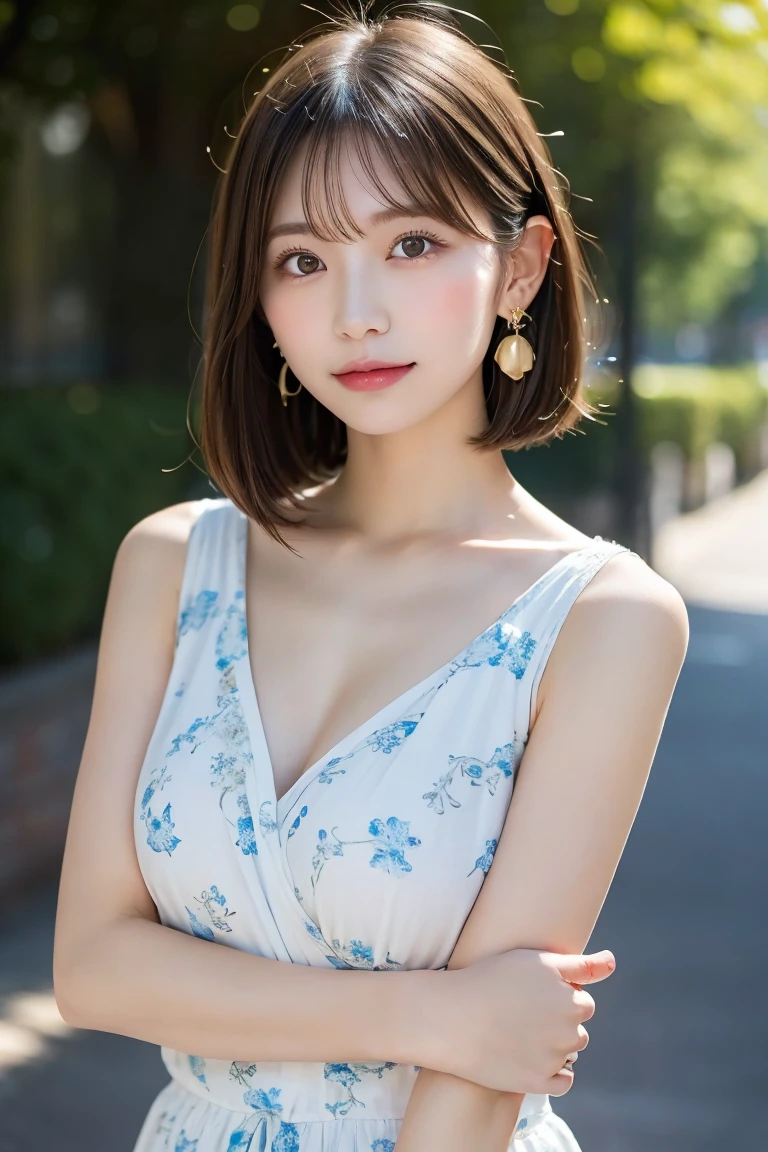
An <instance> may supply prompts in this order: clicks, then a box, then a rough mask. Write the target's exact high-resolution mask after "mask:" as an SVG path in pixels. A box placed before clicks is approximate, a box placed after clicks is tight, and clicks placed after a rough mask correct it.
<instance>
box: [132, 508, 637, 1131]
mask: <svg viewBox="0 0 768 1152" xmlns="http://www.w3.org/2000/svg"><path fill="white" fill-rule="evenodd" d="M200 503H201V505H202V510H201V512H200V514H199V516H198V518H197V519H196V521H195V523H194V525H193V527H192V530H191V533H190V537H189V544H188V548H187V557H186V563H185V569H184V577H183V585H182V590H181V597H180V603H179V613H178V620H177V630H176V631H177V635H176V649H175V654H174V662H173V667H172V670H171V674H170V677H169V681H168V684H167V687H166V691H165V694H164V698H163V701H162V705H161V709H160V712H159V715H158V719H157V722H156V725H155V728H154V731H153V734H152V736H151V739H150V742H149V745H148V747H147V752H146V756H145V759H144V762H143V765H142V768H141V773H140V778H139V782H138V787H137V791H136V803H135V810H134V831H135V840H136V848H137V853H138V858H139V865H140V867H141V871H142V874H143V877H144V880H145V882H146V885H147V887H148V889H149V892H150V894H151V896H152V899H153V900H154V902H155V904H156V906H157V909H158V914H159V917H160V919H161V921H162V923H163V924H165V925H168V926H170V927H172V928H175V929H176V930H178V931H180V932H187V933H189V934H191V935H194V936H199V937H201V938H202V939H204V940H208V941H211V942H214V943H216V944H217V945H219V946H222V947H225V948H240V949H243V950H245V951H247V952H250V953H253V954H255V955H259V956H265V957H269V958H271V959H274V960H281V961H283V962H284V963H289V964H311V965H315V966H317V967H321V968H329V967H332V968H352V969H373V970H376V971H384V970H396V969H415V968H419V969H423V968H431V969H440V968H443V967H445V966H446V964H447V963H448V960H449V958H450V955H451V952H452V951H453V948H454V946H455V944H456V941H457V939H458V936H459V934H460V932H461V929H462V926H463V924H464V922H465V920H466V918H467V916H468V915H469V912H470V911H471V908H472V905H473V904H474V902H475V899H476V898H477V895H478V892H479V890H480V887H481V885H482V883H483V880H484V878H485V876H486V875H487V873H488V871H489V869H490V867H491V862H492V860H493V854H494V851H495V849H496V845H497V843H498V839H499V836H500V834H501V831H502V828H503V825H504V820H505V817H506V815H507V810H508V807H509V803H510V800H511V797H512V790H513V787H514V783H515V777H516V770H517V768H518V765H519V763H520V760H521V758H522V755H523V752H524V749H525V745H526V742H527V739H528V733H529V726H530V717H531V715H533V707H534V704H535V700H536V692H537V688H538V684H539V681H540V678H541V675H542V672H543V670H544V667H545V663H546V660H547V657H548V654H549V653H550V651H551V649H552V645H553V644H554V642H555V639H556V637H557V635H558V632H559V630H560V628H561V626H562V624H563V621H564V620H565V618H566V616H567V614H568V612H569V610H570V608H571V606H572V605H573V603H574V601H575V600H576V598H577V596H578V595H579V593H580V592H581V590H582V589H583V588H584V587H585V586H586V584H587V583H588V582H589V580H590V579H591V578H592V577H593V576H594V575H595V573H596V572H597V571H598V570H599V569H600V568H601V567H602V565H603V564H605V563H606V561H607V560H609V559H610V558H611V557H612V556H614V555H615V554H616V553H618V552H622V551H627V549H626V548H624V547H623V546H621V545H619V544H616V543H615V542H611V541H605V540H603V539H602V538H601V537H599V536H598V537H595V538H594V540H593V541H592V542H591V543H589V544H588V545H587V546H586V547H584V548H581V549H579V550H578V551H575V552H572V553H570V554H569V555H567V556H565V557H563V558H562V559H561V560H559V561H558V562H557V563H555V564H554V565H552V567H551V568H550V569H549V570H548V571H547V572H546V573H545V574H544V575H543V576H542V577H541V579H539V580H537V581H536V582H535V583H534V584H533V585H532V586H531V587H530V588H529V589H528V590H527V591H526V592H525V593H524V594H523V595H521V596H519V597H518V598H517V599H516V600H515V601H514V603H513V604H512V605H511V606H510V607H509V608H508V609H507V610H506V611H505V612H503V613H502V615H501V616H499V617H498V619H497V620H495V621H494V622H493V623H491V624H490V625H489V627H488V628H486V629H485V631H483V632H482V633H481V634H480V635H479V636H477V637H476V638H475V639H474V640H473V641H472V642H471V643H470V644H468V645H467V646H466V647H465V648H464V649H463V650H462V651H461V652H459V653H457V655H456V656H455V658H454V659H452V660H449V661H448V662H447V663H446V664H444V665H442V667H440V668H437V669H436V670H435V671H434V672H433V673H432V674H430V675H428V676H426V677H425V678H424V679H423V680H421V681H420V682H419V683H418V684H414V685H413V687H411V688H409V689H408V690H407V691H405V692H403V693H402V694H401V695H400V696H398V697H397V698H396V699H394V700H392V701H391V702H390V703H389V704H387V705H385V706H384V707H383V708H382V709H380V711H379V712H377V713H376V714H375V715H374V716H371V717H370V719H369V720H367V721H366V722H365V723H363V724H361V725H359V726H358V727H357V728H356V729H355V730H354V731H353V732H350V733H349V734H348V735H347V736H345V737H344V739H342V740H340V741H339V742H338V744H336V745H335V747H334V748H332V749H330V750H329V751H328V752H327V753H326V755H324V756H323V757H322V758H321V759H320V760H318V761H317V762H316V763H315V764H313V765H312V766H311V767H309V768H308V769H307V770H306V771H305V772H303V773H302V775H301V777H300V778H299V779H298V780H297V781H296V782H295V784H294V785H293V786H292V787H291V788H290V789H289V791H288V792H287V793H286V794H285V795H284V796H282V797H281V798H280V799H277V797H276V794H275V785H274V776H273V772H272V767H271V764H270V759H269V751H268V748H267V743H266V739H265V735H264V729H263V726H262V721H261V718H260V715H259V705H258V700H257V694H256V687H255V685H254V682H253V677H252V672H251V662H250V659H249V652H248V629H247V624H246V613H245V569H246V545H247V527H248V520H247V518H246V517H245V516H244V514H243V513H242V512H241V511H240V510H239V509H238V508H237V507H236V506H235V505H234V504H232V502H231V501H230V500H228V499H226V498H220V499H206V500H203V501H201V502H200ZM361 642H364V637H361ZM296 658H297V659H300V658H301V653H300V651H299V652H297V654H296ZM200 995H201V996H204V995H205V992H204V990H203V989H201V991H200ZM195 1007H196V1006H195V1004H194V1003H190V1005H189V1011H190V1013H191V1014H194V1012H195ZM161 1055H162V1059H163V1062H164V1064H165V1066H166V1068H167V1070H168V1072H169V1073H170V1077H171V1079H170V1082H169V1083H168V1085H167V1086H166V1087H165V1088H163V1089H162V1090H161V1092H160V1093H159V1095H158V1096H157V1098H156V1099H155V1101H154V1103H153V1104H152V1105H151V1107H150V1110H149V1113H148V1115H147V1116H146V1119H145V1121H144V1124H143V1126H142V1129H141V1132H140V1134H139V1137H138V1141H137V1143H136V1145H135V1152H245V1150H249V1152H394V1148H395V1142H396V1140H397V1135H398V1131H399V1129H400V1126H401V1123H402V1119H403V1116H404V1115H405V1110H406V1106H407V1104H408V1097H409V1095H410V1093H411V1090H412V1088H413V1085H414V1082H415V1080H416V1077H417V1075H418V1067H417V1066H415V1065H405V1064H396V1063H393V1062H392V1061H390V1060H386V1059H381V1060H378V1061H372V1062H369V1063H299V1062H286V1063H275V1062H264V1061H260V1060H259V1061H256V1062H253V1063H249V1062H247V1061H242V1060H231V1061H230V1060H220V1059H216V1060H214V1059H209V1058H208V1057H207V1056H206V1055H205V1053H202V1054H198V1053H193V1052H177V1051H175V1050H173V1049H170V1048H167V1047H163V1048H161ZM510 1149H514V1152H579V1145H578V1143H577V1141H576V1139H575V1137H574V1136H573V1134H572V1133H571V1131H570V1129H569V1128H568V1126H567V1125H566V1124H565V1122H564V1121H563V1120H562V1119H561V1118H560V1117H559V1116H557V1115H556V1114H555V1113H554V1112H553V1111H552V1108H551V1105H550V1099H549V1096H546V1095H543V1096H541V1095H527V1096H526V1097H525V1099H524V1101H523V1104H522V1108H521V1111H520V1117H519V1121H518V1124H517V1127H516V1129H515V1132H514V1134H513V1136H512V1139H511V1141H510Z"/></svg>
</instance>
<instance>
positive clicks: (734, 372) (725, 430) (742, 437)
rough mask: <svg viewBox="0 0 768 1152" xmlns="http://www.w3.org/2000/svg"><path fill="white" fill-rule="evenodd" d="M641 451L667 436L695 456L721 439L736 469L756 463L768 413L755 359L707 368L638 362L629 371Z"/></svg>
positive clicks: (690, 456)
mask: <svg viewBox="0 0 768 1152" xmlns="http://www.w3.org/2000/svg"><path fill="white" fill-rule="evenodd" d="M632 387H633V389H634V392H635V394H636V396H637V400H638V409H639V433H640V443H641V449H642V451H643V454H644V455H645V456H646V458H647V457H648V455H649V453H650V450H651V448H652V447H653V445H654V444H658V443H659V441H660V440H671V441H672V442H673V443H675V444H678V445H679V446H680V448H682V450H683V454H684V456H685V458H686V460H700V459H701V458H702V457H703V455H704V450H705V449H706V447H707V445H708V444H711V443H712V442H713V441H715V440H721V441H723V442H724V443H725V444H728V445H730V447H731V448H732V449H733V451H734V454H735V456H736V463H737V468H738V471H739V474H740V475H741V476H748V475H750V474H751V473H753V472H754V471H756V470H757V468H758V467H759V439H758V434H759V429H760V426H761V424H763V423H764V422H765V421H766V419H768V391H766V389H765V388H763V387H762V386H761V384H760V382H759V380H758V375H757V365H755V364H744V365H741V366H736V367H716V368H711V367H708V366H706V365H700V364H685V365H677V364H674V365H672V364H644V365H641V366H640V367H638V368H637V369H636V370H635V372H634V374H633V377H632Z"/></svg>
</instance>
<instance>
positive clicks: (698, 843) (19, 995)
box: [0, 479, 768, 1152]
mask: <svg viewBox="0 0 768 1152" xmlns="http://www.w3.org/2000/svg"><path fill="white" fill-rule="evenodd" d="M751 492H752V494H753V495H754V497H755V502H754V503H753V514H752V516H749V515H747V516H746V520H745V521H744V523H745V524H746V526H747V527H749V526H750V525H752V526H754V525H756V524H757V523H758V520H757V519H756V518H757V517H759V515H765V525H766V526H768V514H766V512H768V510H767V509H765V507H764V502H765V500H766V498H768V485H766V483H765V480H764V479H763V480H761V481H760V483H759V484H757V485H755V486H753V487H752V489H751ZM739 500H740V502H741V503H740V506H739V508H740V514H741V515H742V516H743V515H744V505H743V500H744V497H743V496H740V497H739ZM721 510H722V515H720V516H719V518H718V517H714V519H712V518H711V516H710V519H709V521H708V523H709V535H710V539H709V541H708V543H707V548H708V550H709V554H710V555H716V554H717V553H718V547H717V543H716V540H715V536H716V533H717V532H718V531H722V533H723V536H722V543H723V549H726V548H727V549H728V556H729V559H728V564H727V567H728V571H729V572H730V573H733V572H734V571H736V569H738V568H739V564H740V561H739V559H738V557H736V559H734V548H735V547H736V545H735V544H734V541H733V536H732V534H731V532H730V526H731V525H732V522H733V521H732V518H731V515H730V512H729V506H728V505H727V504H723V505H722V506H721ZM732 510H733V509H732V508H731V511H732ZM689 525H690V520H688V519H686V518H684V519H683V521H681V525H680V532H681V537H680V538H676V536H675V533H674V530H669V529H668V530H667V534H666V539H665V548H666V549H667V551H666V552H665V554H664V555H666V556H667V557H671V558H672V559H673V560H674V563H675V565H676V569H675V574H676V577H677V579H676V580H675V583H676V584H677V586H678V587H681V590H684V587H683V586H685V587H688V588H691V589H692V593H691V595H692V599H693V600H694V601H701V600H704V601H706V600H707V597H710V602H714V603H718V602H719V603H723V598H721V599H720V600H719V601H718V599H717V596H716V595H714V594H713V593H716V591H717V590H716V589H714V590H713V588H712V587H711V581H710V582H709V586H708V587H704V586H703V584H702V581H701V580H700V579H698V575H700V571H701V567H702V566H701V565H700V553H697V552H696V550H695V549H686V547H685V546H684V543H683V544H681V543H680V540H681V539H683V537H684V536H685V533H686V532H689V531H690V527H689ZM670 532H671V534H670ZM758 535H759V533H757V534H756V533H754V532H752V533H742V534H741V536H740V537H739V539H740V540H741V545H740V546H741V547H742V548H743V560H744V562H745V563H746V564H747V568H749V565H750V563H751V562H752V561H754V562H755V563H756V564H757V565H758V567H760V566H761V565H762V564H763V562H764V560H765V551H764V549H763V548H762V546H760V548H758V549H756V547H755V540H756V538H757V536H758ZM736 543H737V544H738V541H737V542H736ZM720 554H721V555H724V554H725V552H724V551H723V550H721V552H720ZM697 555H699V559H698V560H697ZM670 562H671V560H670ZM686 563H687V564H688V569H687V571H686V567H685V565H686ZM755 570H756V569H755V568H754V567H752V569H751V571H752V572H753V573H754V571H755ZM760 571H762V568H761V567H760ZM678 580H679V583H678ZM727 584H728V588H727V595H726V596H725V600H726V602H727V603H728V605H729V606H731V607H733V606H736V607H738V608H744V607H745V606H746V607H754V595H755V588H756V586H759V581H758V585H756V582H755V580H754V579H751V578H746V579H744V580H742V581H741V582H739V581H738V580H735V579H730V578H729V580H728V582H727ZM693 589H695V593H694V592H693ZM738 589H742V592H743V594H742V593H740V592H739V591H738ZM711 594H712V595H711ZM689 614H690V620H691V642H690V646H689V651H688V656H687V659H686V662H685V665H684V667H683V670H682V672H681V675H680V680H679V683H678V688H677V692H676V694H675V697H674V699H673V702H672V706H671V708H670V712H669V715H668V718H667V723H666V726H665V729H664V733H663V736H662V740H661V743H660V746H659V750H658V753H657V757H656V762H655V765H654V768H653V771H652V773H651V779H650V782H649V785H648V788H647V790H646V794H645V797H644V800H643V803H642V805H641V809H640V814H639V816H638V819H637V821H636V823H635V826H634V829H633V831H632V834H631V836H630V839H629V842H628V845H627V848H626V850H625V853H624V856H623V858H622V861H621V864H620V866H619V870H618V872H617V875H616V879H615V881H614V884H613V887H612V889H611V892H610V894H609V897H608V900H607V902H606V905H605V908H604V909H603V913H602V915H601V917H600V921H599V923H598V926H597V928H596V930H595V933H594V934H593V937H592V940H591V942H590V949H591V950H595V951H597V950H598V949H599V948H602V947H610V948H611V949H612V950H613V951H614V953H615V954H616V957H617V961H618V967H617V971H616V973H615V974H614V975H613V976H612V977H611V978H610V979H609V980H608V981H607V982H605V983H603V984H600V985H597V986H595V988H594V989H593V993H594V995H595V999H596V1001H597V1005H598V1007H597V1013H596V1015H595V1016H594V1018H593V1020H592V1021H591V1022H590V1024H589V1031H590V1037H591V1043H590V1045H589V1049H588V1050H587V1052H585V1053H584V1054H583V1055H582V1057H581V1058H580V1061H579V1064H578V1066H577V1068H578V1072H577V1077H576V1084H575V1086H574V1088H573V1089H572V1090H571V1092H570V1093H568V1095H567V1096H565V1097H562V1098H561V1099H558V1100H553V1105H554V1107H555V1110H556V1111H558V1112H560V1113H561V1115H563V1116H564V1117H565V1119H566V1120H567V1121H568V1122H569V1124H570V1125H571V1127H572V1128H573V1130H574V1132H575V1133H576V1135H577V1137H578V1139H579V1142H580V1144H581V1146H582V1149H583V1152H649V1149H651V1148H653V1149H654V1152H726V1150H727V1152H752V1150H753V1149H754V1150H755V1152H756V1150H757V1149H758V1148H763V1147H765V1146H766V1141H765V1135H764V1132H763V1129H764V1126H765V1121H764V1119H763V1116H762V1111H763V1101H764V1099H765V1096H766V1087H765V1084H766V1077H767V1074H768V1060H766V1055H765V1047H766V1044H765V1036H764V1022H765V995H764V986H765V980H764V974H763V971H762V965H763V963H764V961H765V957H766V956H768V921H767V920H766V916H765V908H766V885H765V879H764V878H765V876H766V875H768V868H767V867H766V864H768V853H766V850H765V839H766V838H765V814H766V812H768V754H767V753H766V748H768V614H754V613H750V612H748V611H733V610H721V609H717V608H710V607H705V606H703V604H701V603H691V604H690V605H689ZM54 902H55V893H54V892H53V891H52V890H47V891H43V892H41V893H39V894H38V895H37V896H36V897H35V898H34V899H31V900H29V901H28V902H26V904H25V905H23V906H21V907H17V908H15V909H8V910H6V913H5V916H4V918H3V922H2V925H1V926H0V1152H39V1150H40V1149H41V1148H48V1147H54V1146H55V1149H56V1152H105V1149H109V1152H131V1149H132V1147H133V1142H134V1140H135V1138H136V1134H137V1132H138V1130H139V1127H140V1124H141V1121H142V1119H143V1116H144V1114H145V1112H146V1109H147V1107H148V1105H149V1103H150V1101H151V1100H152V1098H153V1096H154V1095H155V1093H156V1092H157V1091H158V1090H159V1088H160V1087H161V1086H162V1085H163V1084H164V1083H165V1082H166V1079H167V1077H166V1073H165V1069H164V1068H163V1066H162V1064H161V1062H160V1058H159V1054H158V1050H157V1049H155V1048H153V1047H150V1046H148V1045H146V1044H142V1043H141V1042H139V1041H134V1040H130V1039H126V1038H124V1037H119V1036H110V1035H107V1034H101V1033H71V1032H69V1031H68V1030H67V1029H66V1028H62V1024H61V1022H60V1020H59V1019H58V1018H57V1014H56V1012H55V1005H54V1004H53V1000H52V996H51V981H50V957H51V942H52V932H53V911H54ZM3 1069H4V1071H3ZM468 1152H470V1150H468ZM471 1152H481V1150H479V1149H478V1150H474V1149H473V1150H471Z"/></svg>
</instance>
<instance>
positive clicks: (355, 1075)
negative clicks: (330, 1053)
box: [323, 1060, 396, 1116]
mask: <svg viewBox="0 0 768 1152" xmlns="http://www.w3.org/2000/svg"><path fill="white" fill-rule="evenodd" d="M395 1067H396V1065H395V1064H394V1063H392V1062H391V1061H388V1060H385V1061H383V1062H382V1063H381V1064H326V1065H325V1069H324V1071H323V1075H324V1076H325V1078H326V1080H330V1081H332V1082H333V1083H335V1084H340V1085H341V1087H342V1088H344V1089H345V1090H346V1096H345V1097H344V1099H343V1100H339V1101H338V1102H337V1103H335V1104H328V1103H326V1105H325V1106H326V1108H327V1109H328V1111H329V1112H330V1113H331V1114H332V1115H333V1116H346V1115H347V1114H348V1113H349V1112H351V1111H352V1109H353V1108H365V1102H364V1101H363V1100H360V1099H358V1097H357V1096H355V1094H354V1092H353V1090H352V1089H353V1087H354V1085H355V1084H361V1083H362V1079H363V1076H368V1075H373V1076H378V1078H379V1080H381V1078H382V1076H383V1075H384V1073H385V1072H388V1071H389V1069H390V1068H395Z"/></svg>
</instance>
